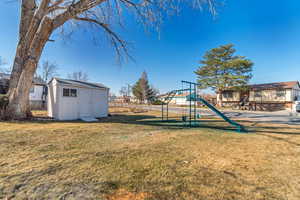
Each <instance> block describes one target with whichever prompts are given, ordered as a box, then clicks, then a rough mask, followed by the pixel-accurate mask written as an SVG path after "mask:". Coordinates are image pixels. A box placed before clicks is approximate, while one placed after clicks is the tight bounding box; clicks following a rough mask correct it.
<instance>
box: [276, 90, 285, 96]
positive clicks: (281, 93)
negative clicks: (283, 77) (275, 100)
mask: <svg viewBox="0 0 300 200" xmlns="http://www.w3.org/2000/svg"><path fill="white" fill-rule="evenodd" d="M276 96H277V97H284V96H285V90H276Z"/></svg>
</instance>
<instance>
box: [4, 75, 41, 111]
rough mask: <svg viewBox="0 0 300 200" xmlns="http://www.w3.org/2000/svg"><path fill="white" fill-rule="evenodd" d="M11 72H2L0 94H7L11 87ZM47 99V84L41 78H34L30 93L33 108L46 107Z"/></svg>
mask: <svg viewBox="0 0 300 200" xmlns="http://www.w3.org/2000/svg"><path fill="white" fill-rule="evenodd" d="M9 80H10V74H6V73H0V94H6V93H7V91H8V87H9ZM46 100H47V85H46V83H45V82H44V81H43V80H41V79H40V78H34V79H33V81H32V86H31V88H30V93H29V102H30V105H31V109H44V108H45V107H46Z"/></svg>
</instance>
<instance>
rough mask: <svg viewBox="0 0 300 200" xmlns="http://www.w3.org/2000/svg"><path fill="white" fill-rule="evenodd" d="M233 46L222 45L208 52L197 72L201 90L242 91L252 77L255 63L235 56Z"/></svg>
mask: <svg viewBox="0 0 300 200" xmlns="http://www.w3.org/2000/svg"><path fill="white" fill-rule="evenodd" d="M235 52H236V50H235V49H234V48H233V45H232V44H228V45H222V46H220V47H218V48H213V49H211V50H210V51H208V52H206V54H205V55H204V57H203V60H201V61H200V63H201V64H202V66H200V67H199V68H198V70H197V71H195V73H196V75H197V76H198V83H200V84H201V86H200V87H201V88H212V89H213V90H215V91H222V90H224V89H225V88H228V87H235V88H237V89H238V88H240V89H242V88H243V87H244V86H245V85H246V84H247V83H248V81H249V80H250V79H251V77H252V74H251V72H252V66H253V63H252V62H251V61H250V60H249V59H246V58H245V57H244V56H238V55H234V54H235Z"/></svg>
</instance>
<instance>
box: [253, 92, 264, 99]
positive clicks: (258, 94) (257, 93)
mask: <svg viewBox="0 0 300 200" xmlns="http://www.w3.org/2000/svg"><path fill="white" fill-rule="evenodd" d="M254 97H257V98H260V97H262V95H261V91H254Z"/></svg>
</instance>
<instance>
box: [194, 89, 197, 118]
mask: <svg viewBox="0 0 300 200" xmlns="http://www.w3.org/2000/svg"><path fill="white" fill-rule="evenodd" d="M193 100H194V121H195V122H196V117H197V116H196V112H197V105H196V103H197V101H196V100H197V87H196V84H194V99H193Z"/></svg>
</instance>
